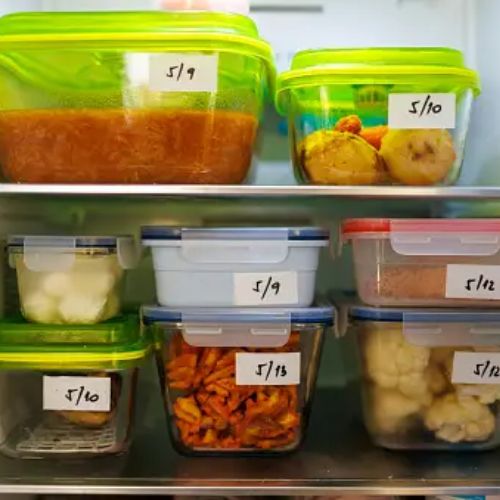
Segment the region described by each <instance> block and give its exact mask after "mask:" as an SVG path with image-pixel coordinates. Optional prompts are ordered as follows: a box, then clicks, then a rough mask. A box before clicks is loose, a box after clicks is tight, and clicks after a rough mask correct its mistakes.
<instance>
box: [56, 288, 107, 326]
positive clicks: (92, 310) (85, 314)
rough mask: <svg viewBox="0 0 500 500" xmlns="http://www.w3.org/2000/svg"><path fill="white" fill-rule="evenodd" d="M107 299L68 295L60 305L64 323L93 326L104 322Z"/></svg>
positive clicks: (100, 296)
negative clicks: (98, 322)
mask: <svg viewBox="0 0 500 500" xmlns="http://www.w3.org/2000/svg"><path fill="white" fill-rule="evenodd" d="M106 299H107V297H103V296H102V295H89V294H88V293H81V294H79V293H76V292H73V293H72V294H70V295H68V296H67V297H66V298H65V299H63V300H62V301H61V302H60V303H59V313H60V315H61V318H62V321H63V322H64V323H70V324H77V323H82V324H92V323H96V322H97V321H102V320H103V319H106V318H104V311H105V307H106Z"/></svg>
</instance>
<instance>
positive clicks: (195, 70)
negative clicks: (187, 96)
mask: <svg viewBox="0 0 500 500" xmlns="http://www.w3.org/2000/svg"><path fill="white" fill-rule="evenodd" d="M218 83H219V56H218V55H217V54H214V55H199V54H177V53H165V54H153V55H151V56H150V59H149V87H150V88H151V90H153V91H156V92H217V89H218Z"/></svg>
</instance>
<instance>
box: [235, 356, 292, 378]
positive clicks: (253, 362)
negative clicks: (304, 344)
mask: <svg viewBox="0 0 500 500" xmlns="http://www.w3.org/2000/svg"><path fill="white" fill-rule="evenodd" d="M299 384H300V352H288V353H276V354H274V353H273V354H266V353H248V352H240V353H237V354H236V385H299Z"/></svg>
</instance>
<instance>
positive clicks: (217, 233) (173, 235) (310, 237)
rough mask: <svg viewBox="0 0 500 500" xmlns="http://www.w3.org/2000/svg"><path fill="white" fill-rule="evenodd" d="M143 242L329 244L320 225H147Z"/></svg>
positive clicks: (143, 231)
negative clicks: (288, 226)
mask: <svg viewBox="0 0 500 500" xmlns="http://www.w3.org/2000/svg"><path fill="white" fill-rule="evenodd" d="M142 239H143V242H147V241H148V240H170V241H172V240H179V241H180V240H219V241H237V240H252V241H273V240H276V241H283V240H286V241H324V242H325V246H326V245H327V244H328V240H329V233H328V231H326V230H324V229H321V228H318V227H290V228H272V227H269V228H258V227H248V228H229V227H228V228H180V227H166V226H146V227H143V228H142Z"/></svg>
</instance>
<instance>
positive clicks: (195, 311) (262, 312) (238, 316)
mask: <svg viewBox="0 0 500 500" xmlns="http://www.w3.org/2000/svg"><path fill="white" fill-rule="evenodd" d="M285 315H289V316H290V320H291V321H290V322H291V323H292V324H293V323H302V324H313V323H320V324H324V325H326V326H331V325H333V321H334V309H333V307H307V308H295V309H278V308H276V309H274V308H270V309H252V308H248V309H235V308H220V309H217V308H215V309H211V308H210V309H209V308H206V309H205V308H191V309H189V308H186V309H169V308H167V307H161V306H143V307H142V319H143V321H144V323H145V324H146V325H150V324H153V323H180V322H182V320H183V317H186V316H188V317H189V318H190V320H191V321H192V320H193V318H196V321H200V322H203V321H206V322H209V323H252V322H258V323H267V322H269V323H275V322H282V321H283V317H284V316H285Z"/></svg>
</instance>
